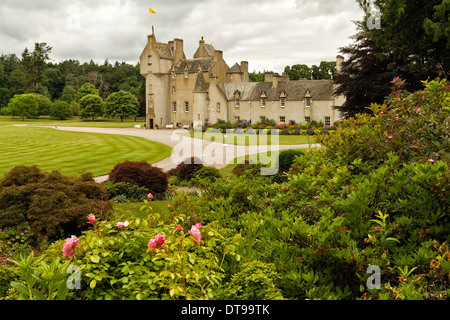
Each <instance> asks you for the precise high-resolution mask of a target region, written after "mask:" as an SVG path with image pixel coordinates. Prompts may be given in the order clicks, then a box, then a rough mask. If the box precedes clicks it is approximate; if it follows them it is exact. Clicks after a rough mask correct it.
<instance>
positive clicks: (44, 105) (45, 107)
mask: <svg viewBox="0 0 450 320" xmlns="http://www.w3.org/2000/svg"><path fill="white" fill-rule="evenodd" d="M33 96H34V97H35V98H36V101H37V103H38V116H44V115H45V116H48V115H49V114H50V109H51V107H52V105H53V104H52V101H51V100H50V99H49V98H47V97H46V96H44V95H42V94H38V93H33Z"/></svg>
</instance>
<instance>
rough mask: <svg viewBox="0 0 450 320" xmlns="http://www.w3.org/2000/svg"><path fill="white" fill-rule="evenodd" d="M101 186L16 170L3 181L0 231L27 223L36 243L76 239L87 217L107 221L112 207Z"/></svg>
mask: <svg viewBox="0 0 450 320" xmlns="http://www.w3.org/2000/svg"><path fill="white" fill-rule="evenodd" d="M105 194H106V192H105V189H104V188H103V186H101V185H100V184H97V183H95V182H94V181H92V180H90V181H85V180H83V179H79V178H69V177H65V176H63V175H61V174H60V173H59V172H57V171H55V172H52V173H44V172H41V171H40V170H39V169H37V168H36V167H18V168H14V169H13V170H11V171H10V172H9V173H7V174H6V175H5V177H4V178H3V179H2V185H1V186H0V229H3V228H8V227H15V226H19V225H21V224H23V223H26V222H28V224H29V226H30V229H31V232H32V233H33V234H35V235H36V239H35V240H37V241H41V240H43V239H48V240H57V239H59V238H61V237H63V236H67V235H79V234H81V232H82V231H84V230H85V229H86V228H87V227H88V223H87V219H86V217H87V216H88V215H89V214H91V213H92V214H95V215H97V216H98V217H99V218H106V217H107V216H108V214H109V212H110V210H111V204H110V203H108V202H106V201H103V199H105V198H106V195H105Z"/></svg>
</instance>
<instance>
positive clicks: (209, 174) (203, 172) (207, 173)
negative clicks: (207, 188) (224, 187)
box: [195, 167, 222, 182]
mask: <svg viewBox="0 0 450 320" xmlns="http://www.w3.org/2000/svg"><path fill="white" fill-rule="evenodd" d="M221 177H222V175H221V174H220V172H219V170H218V169H216V168H214V167H203V168H201V169H200V170H198V171H197V172H196V173H195V179H196V180H197V181H200V180H207V181H208V182H214V181H216V180H217V179H220V178H221Z"/></svg>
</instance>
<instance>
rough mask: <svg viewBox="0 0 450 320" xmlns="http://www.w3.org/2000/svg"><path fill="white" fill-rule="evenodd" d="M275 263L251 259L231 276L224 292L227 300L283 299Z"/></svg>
mask: <svg viewBox="0 0 450 320" xmlns="http://www.w3.org/2000/svg"><path fill="white" fill-rule="evenodd" d="M279 280H280V276H279V274H278V273H277V272H276V268H275V265H273V264H266V263H263V262H261V261H251V262H247V263H245V264H243V265H242V267H241V270H240V271H239V273H237V274H235V275H233V276H232V278H231V281H230V282H229V283H228V284H227V288H226V292H227V299H229V300H283V295H282V293H281V291H280V289H278V287H277V284H278V282H279Z"/></svg>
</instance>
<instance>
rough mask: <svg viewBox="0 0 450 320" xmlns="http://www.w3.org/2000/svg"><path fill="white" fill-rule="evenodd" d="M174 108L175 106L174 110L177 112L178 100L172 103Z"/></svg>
mask: <svg viewBox="0 0 450 320" xmlns="http://www.w3.org/2000/svg"><path fill="white" fill-rule="evenodd" d="M172 108H173V112H177V103H176V102H174V103H173V104H172Z"/></svg>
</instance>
